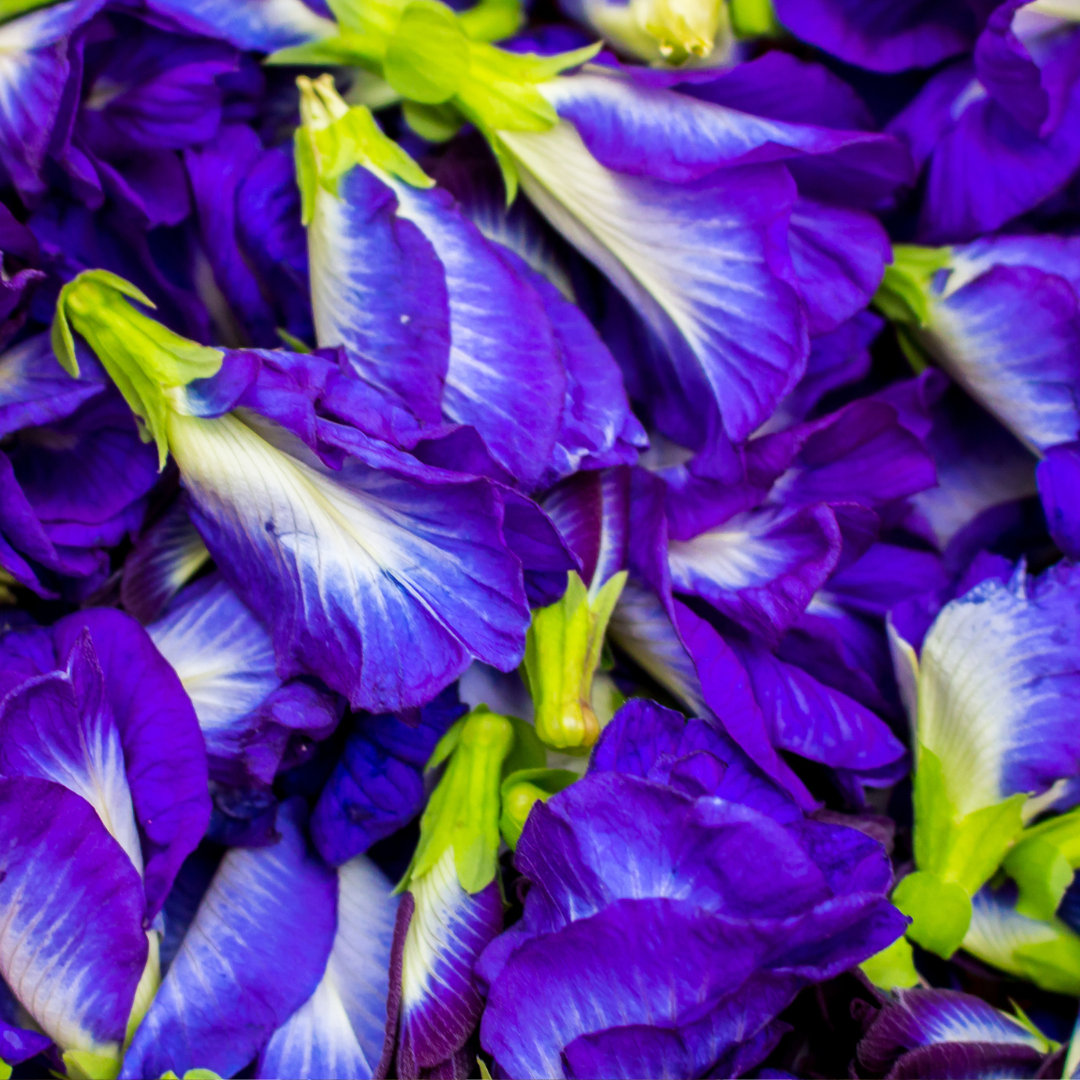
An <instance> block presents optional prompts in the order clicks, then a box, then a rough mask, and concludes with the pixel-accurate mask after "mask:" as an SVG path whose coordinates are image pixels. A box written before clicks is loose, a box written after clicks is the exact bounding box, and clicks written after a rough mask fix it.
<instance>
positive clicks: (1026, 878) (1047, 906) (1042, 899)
mask: <svg viewBox="0 0 1080 1080" xmlns="http://www.w3.org/2000/svg"><path fill="white" fill-rule="evenodd" d="M1005 872H1006V873H1007V874H1008V875H1009V877H1011V878H1012V879H1013V880H1014V881H1015V882H1016V884H1017V885H1018V886H1019V889H1020V894H1019V896H1018V897H1017V900H1016V910H1017V912H1019V914H1021V915H1026V916H1027V917H1028V918H1029V919H1043V920H1049V919H1052V918H1053V917H1054V913H1055V912H1056V911H1057V909H1058V905H1059V904H1060V903H1061V898H1062V897H1063V896H1064V895H1065V890H1066V889H1067V888H1068V887H1069V885H1070V884H1071V883H1072V879H1073V868H1072V867H1071V866H1070V865H1069V860H1068V859H1067V858H1066V857H1065V855H1064V853H1063V852H1062V850H1061V848H1059V847H1058V846H1057V845H1056V844H1054V843H1053V842H1052V841H1050V840H1046V839H1044V838H1042V837H1039V836H1033V837H1029V838H1027V839H1022V840H1021V841H1020V842H1019V843H1018V844H1017V845H1016V846H1015V847H1014V848H1013V849H1012V850H1011V851H1010V852H1009V853H1008V855H1006V857H1005Z"/></svg>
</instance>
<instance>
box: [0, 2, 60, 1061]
mask: <svg viewBox="0 0 1080 1080" xmlns="http://www.w3.org/2000/svg"><path fill="white" fill-rule="evenodd" d="M59 2H60V0H0V23H6V22H8V21H9V20H10V19H16V18H18V17H19V16H20V15H26V14H27V13H28V12H31V11H37V9H38V8H43V7H52V6H53V5H54V4H58V3H59ZM8 1075H10V1073H9V1074H8ZM0 1080H3V1078H2V1077H0Z"/></svg>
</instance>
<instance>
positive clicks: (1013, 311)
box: [930, 264, 1080, 450]
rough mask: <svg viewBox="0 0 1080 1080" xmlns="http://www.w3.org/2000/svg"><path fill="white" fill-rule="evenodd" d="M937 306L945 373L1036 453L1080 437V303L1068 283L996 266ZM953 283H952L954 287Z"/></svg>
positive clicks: (933, 327)
mask: <svg viewBox="0 0 1080 1080" xmlns="http://www.w3.org/2000/svg"><path fill="white" fill-rule="evenodd" d="M960 282H961V279H958V282H957V283H958V284H959V287H958V288H956V290H955V291H949V292H948V293H947V294H946V295H945V296H944V298H943V299H941V300H940V301H938V302H936V303H934V304H933V307H932V316H931V324H930V334H931V339H930V340H931V345H932V347H934V349H935V353H936V354H937V355H939V356H940V358H941V361H942V363H943V365H944V366H945V368H946V370H947V371H948V372H949V374H950V375H952V376H953V377H954V378H955V379H956V380H957V381H958V382H959V383H960V384H961V385H962V386H963V387H964V389H965V390H967V391H968V393H970V394H971V395H972V396H973V397H974V398H975V399H976V400H977V401H978V402H979V403H980V404H981V405H983V406H984V407H985V408H986V409H988V410H989V411H990V412H991V413H993V414H994V416H996V417H997V418H998V419H999V420H1000V421H1001V422H1002V423H1003V424H1004V425H1005V426H1006V427H1007V428H1009V430H1010V431H1012V432H1013V434H1014V435H1016V436H1017V438H1019V439H1020V440H1021V441H1022V442H1024V443H1025V444H1026V445H1027V446H1029V447H1031V448H1032V449H1034V450H1045V449H1046V448H1047V447H1048V446H1053V445H1054V444H1055V443H1061V442H1071V441H1072V440H1073V439H1075V438H1076V437H1077V435H1078V434H1080V412H1078V406H1077V395H1078V392H1080V363H1078V361H1077V356H1078V355H1080V304H1078V302H1077V294H1076V292H1075V291H1074V290H1073V288H1072V286H1071V285H1070V284H1069V283H1068V281H1067V280H1066V279H1064V278H1062V277H1059V276H1057V275H1056V274H1052V273H1047V272H1044V271H1042V270H1039V269H1036V268H1034V267H1030V266H1007V265H1002V264H998V265H994V266H993V267H992V268H990V269H988V270H987V271H986V272H985V273H983V274H981V275H979V276H977V277H976V278H975V279H974V280H973V281H970V282H969V283H966V284H964V283H960ZM951 285H952V282H950V283H949V287H950V290H951Z"/></svg>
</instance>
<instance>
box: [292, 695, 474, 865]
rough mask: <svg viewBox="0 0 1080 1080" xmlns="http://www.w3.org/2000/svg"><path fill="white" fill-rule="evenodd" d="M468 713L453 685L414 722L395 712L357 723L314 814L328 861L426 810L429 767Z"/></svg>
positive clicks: (360, 849) (346, 855)
mask: <svg viewBox="0 0 1080 1080" xmlns="http://www.w3.org/2000/svg"><path fill="white" fill-rule="evenodd" d="M464 711H465V707H464V706H463V705H462V704H461V703H460V702H459V701H458V700H457V695H456V694H455V693H454V691H453V689H452V688H449V689H447V690H444V691H443V692H442V693H441V694H440V695H439V696H438V697H436V698H435V700H434V701H432V702H429V703H428V704H427V705H424V706H423V707H422V708H421V709H420V722H419V724H416V725H415V726H410V725H409V724H406V723H405V722H404V720H402V719H400V718H399V717H397V716H394V715H392V714H390V715H386V716H374V717H365V718H363V719H362V720H358V721H357V722H356V726H355V727H354V729H353V730H352V731H351V732H350V733H349V736H348V738H347V739H346V742H345V748H344V750H343V751H342V754H341V758H340V760H339V761H338V762H337V764H336V765H335V766H334V770H333V772H332V773H331V774H330V777H329V779H328V780H327V781H326V785H325V787H324V788H323V790H322V793H321V794H320V795H319V801H318V803H316V805H315V810H314V812H313V813H312V816H311V835H312V839H313V840H314V842H315V846H316V847H317V848H318V850H319V853H320V854H321V855H322V857H323V858H324V859H326V861H327V862H328V863H330V864H331V865H333V866H337V865H339V864H341V863H343V862H345V861H346V860H347V859H351V858H352V857H353V856H354V855H356V854H358V853H360V852H363V851H367V849H368V848H369V847H371V845H372V844H374V843H375V842H376V841H377V840H381V839H383V837H386V836H389V835H390V834H391V833H393V832H395V831H397V830H398V829H400V828H401V827H402V826H403V825H406V824H408V822H409V821H411V820H412V819H413V818H414V817H415V816H416V815H417V814H418V813H419V812H420V811H421V809H422V808H423V805H424V781H423V771H424V767H425V766H426V765H427V763H428V759H429V758H430V757H431V754H432V751H434V749H435V744H436V743H437V742H438V741H439V739H441V738H442V736H443V735H444V734H445V733H446V731H447V729H448V728H449V727H450V725H451V724H452V723H453V722H454V721H455V720H456V719H457V718H458V717H459V716H461V715H462V713H463V712H464Z"/></svg>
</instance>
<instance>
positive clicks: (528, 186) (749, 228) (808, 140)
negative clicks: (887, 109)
mask: <svg viewBox="0 0 1080 1080" xmlns="http://www.w3.org/2000/svg"><path fill="white" fill-rule="evenodd" d="M373 12H374V9H372V11H367V9H366V8H365V6H364V5H363V4H356V5H349V6H348V10H347V12H346V14H345V15H343V16H342V19H343V21H342V27H343V31H342V35H341V37H340V38H339V39H338V44H337V46H335V48H336V49H337V52H336V53H335V55H337V56H339V57H341V56H346V55H347V56H349V57H351V58H353V59H354V62H356V63H358V64H361V65H364V66H366V67H367V68H368V69H369V70H373V71H376V72H377V73H379V74H380V75H382V76H384V77H385V78H387V80H388V81H389V82H390V83H391V85H393V86H395V88H396V89H397V90H398V91H399V92H400V93H401V94H402V95H403V96H404V97H405V98H406V99H407V100H408V101H410V102H411V103H412V104H413V106H414V109H415V110H420V109H423V108H425V107H427V108H430V109H432V110H436V108H438V109H441V110H443V111H442V112H441V113H439V114H438V115H440V116H441V115H443V114H444V113H445V111H446V109H448V108H449V109H450V110H451V114H452V115H455V116H460V117H461V118H462V119H464V120H468V121H470V122H472V123H473V124H474V125H475V126H476V127H477V128H478V129H479V130H480V131H481V132H483V133H484V134H485V137H486V138H487V139H488V141H489V143H490V144H491V146H492V149H493V150H494V152H495V156H496V158H497V160H498V161H499V164H500V166H501V167H502V170H503V174H504V178H505V181H506V185H507V191H508V193H509V194H510V195H511V196H512V195H513V194H514V192H515V191H516V189H517V185H518V183H519V182H520V184H521V186H522V188H523V190H524V191H525V194H526V195H527V196H528V198H529V199H530V201H531V202H532V203H533V204H534V205H535V206H536V207H537V208H538V209H539V210H540V211H541V213H542V214H543V215H544V216H545V217H546V218H548V220H549V221H550V222H551V223H552V224H553V225H554V226H555V228H556V229H557V230H558V231H559V232H561V233H562V234H563V235H564V236H565V237H566V239H568V240H569V241H570V243H571V244H572V245H574V246H576V247H577V248H578V249H579V250H580V251H581V252H582V253H583V254H584V255H585V256H586V258H588V259H590V260H592V261H593V262H594V263H596V265H597V266H599V267H600V268H601V269H602V270H603V271H604V273H605V274H606V275H607V276H608V278H609V279H610V280H611V281H612V283H613V284H614V286H615V287H616V288H617V289H619V290H620V291H621V292H622V293H623V295H624V296H625V297H626V298H627V300H628V301H629V303H630V304H631V305H632V307H633V308H634V309H635V310H636V311H637V312H638V314H640V316H641V317H642V318H643V319H644V321H645V323H646V325H647V326H648V327H649V339H650V340H651V341H652V342H653V343H654V344H656V345H657V346H659V352H660V353H661V354H662V355H661V356H658V357H657V360H656V363H659V364H662V365H663V367H662V369H661V371H662V374H661V377H660V378H654V379H653V382H654V383H657V384H658V386H659V388H660V389H662V391H663V394H662V395H661V394H660V393H658V394H657V395H655V396H656V397H657V399H658V400H657V401H656V402H655V403H654V410H653V411H654V413H655V414H656V415H657V417H658V419H657V423H658V426H660V427H661V429H662V430H664V431H665V434H668V435H670V436H671V437H675V434H674V433H676V432H677V433H679V434H680V435H681V436H682V437H681V439H680V441H681V442H683V444H684V445H692V446H694V447H695V448H697V447H699V446H701V445H703V444H704V443H705V442H706V441H707V440H708V439H709V438H720V437H730V438H732V439H735V440H741V439H743V438H745V437H746V436H747V435H748V434H749V433H750V432H751V431H753V430H754V429H755V428H756V427H757V426H758V425H759V424H760V423H761V421H762V420H763V419H764V418H765V417H766V416H767V415H768V413H769V412H771V410H772V408H773V407H774V406H775V404H776V401H777V400H778V399H779V398H780V397H781V396H782V394H783V393H784V392H785V391H786V390H787V389H789V388H790V386H791V385H793V383H794V382H795V381H796V380H797V379H798V377H799V375H801V373H802V368H803V367H804V366H805V361H806V348H807V345H806V320H805V313H804V310H803V308H802V307H801V306H800V301H799V299H798V290H797V287H796V283H795V270H794V269H793V267H792V265H791V257H790V254H789V253H788V252H787V250H786V245H785V244H784V243H783V240H782V239H781V237H782V236H783V235H785V234H786V232H787V227H788V222H789V220H790V215H791V212H792V209H793V208H794V202H795V198H796V192H795V190H794V189H793V186H792V185H793V181H792V179H791V175H790V174H789V172H788V171H787V169H786V168H785V167H784V166H783V165H780V164H777V163H776V162H777V160H778V159H780V160H786V159H788V158H792V159H794V158H799V159H802V158H805V157H816V156H819V155H820V156H821V157H822V158H823V159H824V158H830V157H831V156H833V155H835V158H836V160H835V168H834V170H833V171H834V172H835V176H834V177H832V178H831V181H832V182H831V186H832V188H833V189H836V188H837V187H838V185H843V187H844V190H845V191H850V190H853V189H855V190H859V191H860V195H861V197H862V198H863V199H868V200H870V204H871V205H872V203H873V201H874V200H875V199H876V198H880V197H881V196H882V195H884V194H886V193H888V192H889V191H890V190H891V189H892V188H893V187H895V185H896V183H897V182H899V181H900V180H902V179H903V177H905V176H906V175H907V173H908V168H909V166H908V162H907V160H906V156H905V154H904V152H903V149H902V148H901V147H900V146H899V144H897V143H896V142H895V141H893V140H890V139H887V138H883V137H881V136H877V135H869V134H867V133H865V132H858V133H834V132H828V133H824V132H819V131H815V130H811V129H809V128H806V127H802V126H800V125H783V124H777V123H775V122H769V121H764V120H761V119H759V118H755V117H748V116H745V115H743V114H737V113H736V112H735V111H733V110H730V109H728V108H726V107H719V106H716V105H713V104H711V103H706V102H702V101H695V100H693V99H691V98H689V97H688V96H686V95H681V94H676V93H674V92H672V91H669V90H664V89H657V88H652V87H647V86H641V85H637V84H635V82H634V80H633V78H632V76H631V75H630V74H629V73H625V72H615V73H612V74H605V73H603V71H601V70H594V69H592V68H589V69H588V70H586V71H584V72H582V73H579V74H577V75H574V76H570V77H559V73H560V72H561V71H564V70H566V69H568V68H570V67H574V66H577V65H580V64H581V63H582V62H583V61H585V60H587V59H588V58H589V56H590V55H591V54H590V53H589V52H588V50H579V51H578V52H576V53H566V54H560V55H559V56H554V57H539V56H534V55H528V54H523V55H515V54H510V53H505V52H500V51H499V50H497V49H495V48H494V47H493V46H489V45H486V44H483V43H480V42H477V41H474V40H471V39H470V38H469V37H468V33H467V31H468V24H467V23H466V22H460V23H459V22H455V21H454V17H453V16H452V14H451V13H450V12H449V10H448V9H445V8H443V7H441V6H433V5H429V4H424V5H411V6H408V7H406V8H405V10H404V13H403V14H402V15H401V17H400V19H399V20H397V22H396V24H395V22H394V20H395V19H396V17H397V16H396V12H395V13H394V16H393V17H388V19H387V21H386V22H385V23H383V24H379V25H378V26H376V25H375V21H376V20H375V14H374V13H373ZM436 24H437V25H438V26H439V27H440V30H439V35H440V37H439V40H440V41H442V42H444V45H445V48H444V50H443V52H442V53H441V54H440V56H439V63H440V65H441V66H440V67H439V69H438V71H437V73H436V69H435V67H434V61H435V58H434V57H433V56H432V55H430V50H425V49H421V48H420V46H419V45H418V44H417V43H418V42H420V41H422V40H432V39H433V38H431V37H430V35H432V34H433V33H434V31H433V29H432V27H434V26H435V25H436ZM391 26H392V27H393V29H392V31H391ZM360 29H363V31H364V33H365V34H367V35H368V36H367V37H364V38H361V37H360V36H359V30H360ZM361 40H363V41H365V42H368V44H367V45H365V46H364V48H361V46H360V45H359V44H358V42H359V41H361ZM384 42H385V45H384V44H383V43H384ZM328 48H329V46H327V45H325V44H323V45H320V46H319V48H318V49H312V50H309V51H305V50H304V48H300V49H294V50H289V51H287V52H283V53H281V54H278V59H280V60H283V61H284V60H288V61H291V62H301V61H303V62H311V61H314V62H318V59H319V57H320V56H323V58H324V59H325V56H327V55H330V54H329V53H328V52H327V49H328ZM384 48H385V51H383V49H384ZM365 49H366V52H365ZM320 50H321V52H320ZM766 144H768V145H769V147H770V149H769V151H768V154H767V155H765V156H767V157H768V159H769V161H770V162H772V163H771V164H751V163H754V162H757V161H759V160H760V159H761V158H762V156H763V155H764V151H763V150H762V149H761V148H762V147H764V146H765V145H766ZM734 166H745V167H744V168H734ZM856 176H857V177H858V180H854V178H855V177H856ZM719 207H723V214H720V213H719V211H718V209H717V208H719ZM630 223H633V227H632V228H631V227H630ZM879 232H880V230H879ZM673 237H678V238H679V239H678V242H674V240H673ZM735 262H737V263H738V267H739V278H740V282H745V283H746V285H747V286H748V288H740V290H739V294H738V296H735V295H733V294H731V292H730V290H729V288H728V282H729V281H730V280H731V278H730V274H729V273H727V272H725V269H724V267H725V266H728V267H730V266H734V265H735ZM751 285H752V291H751V288H749V286H751ZM751 295H753V297H754V300H753V301H752V302H751V301H750V300H749V299H748V297H749V296H751ZM758 303H760V304H761V305H762V307H761V311H760V312H758V309H757V308H756V307H755V305H756V304H758ZM766 311H767V312H768V314H767V315H766V314H764V312H766ZM751 324H752V325H753V326H754V327H759V326H760V325H767V326H768V327H769V328H770V333H769V334H768V335H766V336H762V335H760V334H759V333H756V332H754V333H751V332H750V331H749V330H746V331H745V332H744V331H743V330H741V329H740V327H741V326H744V325H745V326H750V325H751ZM749 341H752V342H754V344H753V345H752V346H746V345H745V344H739V345H736V342H740V343H745V342H749ZM668 399H670V400H668Z"/></svg>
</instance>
